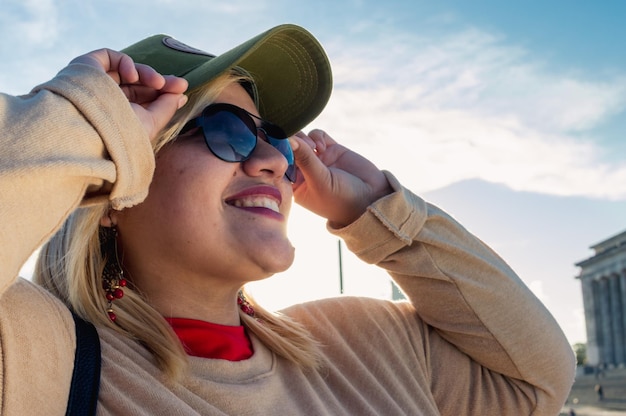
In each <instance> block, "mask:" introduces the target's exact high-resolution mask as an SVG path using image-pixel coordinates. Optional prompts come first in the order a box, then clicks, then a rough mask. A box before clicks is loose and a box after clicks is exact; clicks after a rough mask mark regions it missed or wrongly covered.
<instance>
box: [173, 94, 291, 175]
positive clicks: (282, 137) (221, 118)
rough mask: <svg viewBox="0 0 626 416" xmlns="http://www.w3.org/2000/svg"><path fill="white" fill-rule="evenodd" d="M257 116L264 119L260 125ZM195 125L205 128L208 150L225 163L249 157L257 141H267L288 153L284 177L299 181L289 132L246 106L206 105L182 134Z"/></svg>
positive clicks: (204, 133) (284, 153)
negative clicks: (250, 111)
mask: <svg viewBox="0 0 626 416" xmlns="http://www.w3.org/2000/svg"><path fill="white" fill-rule="evenodd" d="M254 119H257V120H261V122H262V123H261V126H260V127H259V126H257V125H256V123H255V122H254ZM196 127H199V128H200V129H201V130H202V135H203V136H204V141H205V142H206V144H207V146H208V148H209V150H211V152H212V153H213V154H214V155H215V156H217V157H218V158H220V159H222V160H223V161H225V162H233V163H234V162H243V161H245V160H248V159H249V158H250V156H251V155H252V152H254V149H255V148H256V144H257V140H258V139H261V140H264V141H266V142H267V143H269V144H271V145H272V146H274V148H276V149H277V150H278V151H279V152H280V153H281V154H282V155H283V156H285V158H286V159H287V163H288V164H289V166H288V167H287V171H286V172H285V176H286V177H287V179H289V180H290V181H291V182H295V181H296V165H295V161H294V156H293V150H292V149H291V145H290V144H289V140H287V135H286V134H285V132H284V131H283V130H282V129H281V128H280V127H278V126H276V125H274V124H272V123H269V122H267V121H265V120H263V119H261V118H259V117H257V116H255V115H254V114H250V113H249V112H247V111H246V110H244V109H243V108H240V107H237V106H236V105H232V104H226V103H218V104H211V105H209V106H208V107H206V108H205V109H204V110H202V114H200V115H199V116H198V117H196V118H193V119H191V120H189V121H188V122H187V124H185V126H184V127H183V129H182V130H181V131H180V134H184V133H186V132H188V131H190V130H191V129H194V128H196Z"/></svg>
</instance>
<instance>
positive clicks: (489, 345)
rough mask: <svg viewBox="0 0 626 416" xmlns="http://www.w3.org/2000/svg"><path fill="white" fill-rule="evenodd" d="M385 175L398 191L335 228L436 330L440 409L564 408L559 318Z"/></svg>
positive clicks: (566, 359)
mask: <svg viewBox="0 0 626 416" xmlns="http://www.w3.org/2000/svg"><path fill="white" fill-rule="evenodd" d="M386 175H387V178H388V180H389V182H390V183H391V185H392V187H393V188H394V189H395V191H396V192H394V193H393V194H391V195H388V196H387V197H385V198H382V199H381V200H379V201H377V202H376V203H374V204H373V205H372V206H370V207H369V208H368V211H367V212H366V213H365V214H364V215H363V216H362V217H361V218H359V219H358V220H357V221H355V222H354V223H353V224H351V225H349V226H347V227H345V228H343V229H340V230H332V229H331V230H330V231H331V232H333V233H335V234H336V235H338V236H340V237H341V238H343V239H344V240H345V242H346V245H347V246H348V248H349V249H350V250H352V251H353V252H354V253H355V254H356V255H357V256H359V257H360V258H361V259H362V260H364V261H366V262H368V263H372V264H377V265H378V266H380V267H382V268H384V269H386V270H387V271H388V272H389V273H390V274H391V276H392V277H393V279H394V280H395V281H396V282H397V283H398V284H399V285H400V287H401V288H402V289H403V291H404V292H405V293H406V294H407V296H408V297H409V299H410V301H411V303H412V304H413V306H414V308H415V311H416V313H417V314H418V315H419V318H421V319H422V320H423V321H424V322H425V323H426V324H428V325H429V326H430V327H431V328H432V336H430V337H429V338H428V339H429V343H430V344H429V346H428V351H429V357H430V363H429V365H430V370H431V389H432V392H433V396H434V397H435V400H436V401H437V403H438V406H439V408H440V411H441V413H442V414H472V415H474V414H475V415H486V414H503V415H504V414H507V415H508V414H511V415H512V414H515V415H521V414H532V415H555V414H558V413H559V411H560V409H561V406H562V405H563V403H564V401H565V399H566V397H567V394H568V393H569V390H570V388H571V385H572V382H573V380H574V369H575V362H574V356H573V352H572V349H571V347H570V346H569V344H568V342H567V340H566V338H565V336H564V334H563V332H562V331H561V329H560V327H559V326H558V324H557V323H556V321H555V320H554V318H553V317H552V315H551V314H550V313H549V312H548V311H547V309H546V308H545V307H544V306H543V304H542V303H541V302H540V301H539V300H538V299H537V298H536V297H535V296H534V295H533V294H532V292H531V291H530V290H529V289H528V288H527V287H526V286H525V285H524V283H523V282H522V281H521V280H520V278H519V277H518V276H517V275H516V274H515V273H514V272H513V270H511V268H510V267H509V266H508V265H507V264H506V263H505V262H504V261H503V260H502V259H501V258H500V257H499V256H498V255H497V254H496V253H494V252H493V251H492V250H491V249H490V248H489V247H487V246H486V245H485V244H484V243H482V242H481V241H480V240H479V239H477V238H476V237H474V236H473V235H471V234H470V233H469V232H468V231H466V230H465V229H464V228H463V227H462V226H461V225H459V224H458V223H457V222H456V221H454V220H453V219H452V218H451V217H450V216H448V215H447V214H446V213H445V212H443V211H442V210H440V209H439V208H437V207H435V206H433V205H430V204H428V203H426V202H425V201H424V200H422V199H421V198H419V197H418V196H416V195H414V194H412V193H411V192H410V191H408V190H406V189H404V188H402V187H401V186H400V184H399V183H398V181H397V180H396V179H395V178H394V177H393V176H392V175H390V174H388V173H386ZM522 409H525V410H522Z"/></svg>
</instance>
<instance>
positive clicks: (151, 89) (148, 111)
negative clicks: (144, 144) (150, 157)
mask: <svg viewBox="0 0 626 416" xmlns="http://www.w3.org/2000/svg"><path fill="white" fill-rule="evenodd" d="M70 63H80V64H85V65H90V66H92V67H94V68H97V69H99V70H101V71H103V72H104V73H106V74H107V75H108V76H110V77H111V78H112V79H113V80H114V81H115V82H116V83H117V84H118V85H119V86H120V89H121V90H122V91H123V93H124V95H125V96H126V98H127V99H128V101H129V102H130V103H131V107H132V108H133V111H134V112H135V114H136V115H137V117H138V118H139V120H140V121H141V123H142V124H143V126H144V128H145V130H146V132H147V133H148V136H149V137H150V139H151V140H152V139H154V138H155V137H156V135H157V133H158V132H159V131H160V130H161V129H162V128H163V127H165V125H166V124H167V122H168V121H169V120H170V119H171V118H172V116H173V115H174V113H175V112H176V110H178V109H179V108H181V107H182V106H183V105H184V104H185V103H186V102H187V97H186V96H185V95H183V93H184V92H185V91H186V90H187V86H188V84H187V81H186V80H185V79H183V78H179V77H176V76H173V75H165V76H164V75H161V74H160V73H158V72H157V71H156V70H155V69H154V68H152V67H150V66H148V65H144V64H138V63H135V62H134V61H133V59H132V58H131V57H130V56H128V55H126V54H124V53H122V52H117V51H114V50H111V49H98V50H95V51H92V52H89V53H87V54H85V55H82V56H79V57H77V58H75V59H74V60H72V62H70Z"/></svg>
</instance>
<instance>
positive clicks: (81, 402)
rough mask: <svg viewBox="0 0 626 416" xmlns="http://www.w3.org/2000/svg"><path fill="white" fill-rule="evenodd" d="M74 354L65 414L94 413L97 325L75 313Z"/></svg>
mask: <svg viewBox="0 0 626 416" xmlns="http://www.w3.org/2000/svg"><path fill="white" fill-rule="evenodd" d="M72 316H73V317H74V324H75V326H76V355H75V356H74V372H73V373H72V384H71V386H70V397H69V398H68V400H67V411H66V412H65V416H92V415H95V414H96V405H97V404H98V391H99V390H100V361H101V356H100V338H98V332H97V331H96V328H95V327H94V326H93V325H92V324H91V323H89V322H87V321H85V320H83V319H82V318H80V317H79V316H78V315H76V314H75V313H74V312H72Z"/></svg>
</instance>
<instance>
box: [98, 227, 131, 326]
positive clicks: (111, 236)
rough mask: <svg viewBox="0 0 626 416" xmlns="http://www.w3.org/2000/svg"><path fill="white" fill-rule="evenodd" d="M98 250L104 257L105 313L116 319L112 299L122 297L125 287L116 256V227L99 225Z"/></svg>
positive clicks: (113, 319) (103, 286)
mask: <svg viewBox="0 0 626 416" xmlns="http://www.w3.org/2000/svg"><path fill="white" fill-rule="evenodd" d="M98 236H99V238H100V250H101V253H102V257H103V258H104V259H105V263H104V269H103V270H102V288H103V289H104V292H105V296H106V299H107V310H106V312H107V315H108V316H109V319H110V320H111V321H113V322H115V321H116V320H117V315H116V314H115V312H114V311H113V301H114V300H116V299H121V298H122V297H124V290H123V289H122V288H124V287H126V283H127V282H126V279H125V278H124V270H122V266H121V264H120V261H119V258H118V256H117V227H115V225H112V226H111V227H100V230H99V234H98Z"/></svg>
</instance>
